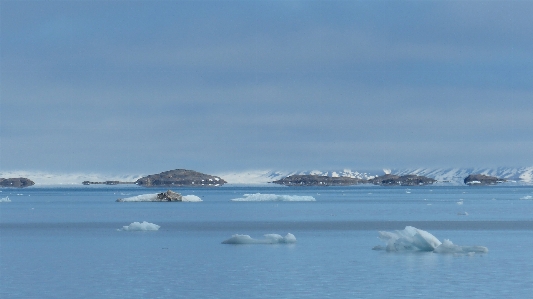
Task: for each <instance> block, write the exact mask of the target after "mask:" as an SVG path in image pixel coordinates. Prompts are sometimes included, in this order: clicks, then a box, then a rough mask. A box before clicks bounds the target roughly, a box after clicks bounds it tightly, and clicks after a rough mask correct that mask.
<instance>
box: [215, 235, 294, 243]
mask: <svg viewBox="0 0 533 299" xmlns="http://www.w3.org/2000/svg"><path fill="white" fill-rule="evenodd" d="M264 237H265V238H264V239H254V238H252V237H250V236H249V235H233V236H231V238H229V239H227V240H225V241H223V242H222V244H293V243H296V237H295V236H294V235H293V234H291V233H288V234H287V235H286V236H285V237H283V236H281V235H278V234H266V235H264Z"/></svg>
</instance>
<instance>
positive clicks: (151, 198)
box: [122, 193, 157, 202]
mask: <svg viewBox="0 0 533 299" xmlns="http://www.w3.org/2000/svg"><path fill="white" fill-rule="evenodd" d="M156 199H157V193H153V194H152V193H151V194H141V195H136V196H131V197H126V198H122V201H123V202H128V201H155V200H156Z"/></svg>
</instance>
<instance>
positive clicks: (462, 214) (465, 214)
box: [457, 212, 468, 216]
mask: <svg viewBox="0 0 533 299" xmlns="http://www.w3.org/2000/svg"><path fill="white" fill-rule="evenodd" d="M457 215H459V216H468V213H467V212H457Z"/></svg>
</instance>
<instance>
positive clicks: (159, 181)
mask: <svg viewBox="0 0 533 299" xmlns="http://www.w3.org/2000/svg"><path fill="white" fill-rule="evenodd" d="M226 183H227V182H226V181H224V180H223V179H221V178H220V177H218V176H213V175H209V174H205V173H201V172H197V171H194V170H187V169H175V170H169V171H164V172H161V173H159V174H152V175H148V176H145V177H142V178H140V179H138V180H137V181H136V182H135V184H137V185H139V186H144V187H160V186H167V187H218V186H222V185H224V184H226Z"/></svg>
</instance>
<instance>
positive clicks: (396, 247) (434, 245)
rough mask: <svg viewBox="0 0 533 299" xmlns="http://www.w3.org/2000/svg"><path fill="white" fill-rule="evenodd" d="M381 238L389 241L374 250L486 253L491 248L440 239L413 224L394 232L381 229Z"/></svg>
mask: <svg viewBox="0 0 533 299" xmlns="http://www.w3.org/2000/svg"><path fill="white" fill-rule="evenodd" d="M379 238H380V239H381V240H383V241H385V242H386V243H387V245H386V246H385V247H384V246H380V245H378V246H375V247H374V248H372V249H373V250H386V251H389V252H396V251H432V252H435V253H463V254H470V253H472V252H473V253H486V252H488V251H489V250H488V249H487V247H483V246H459V245H454V244H453V243H452V242H451V241H450V240H444V242H441V241H439V239H437V238H436V237H435V236H433V235H432V234H430V233H428V232H427V231H424V230H421V229H418V228H416V227H413V226H406V227H405V229H404V230H396V231H393V232H386V231H380V232H379Z"/></svg>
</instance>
